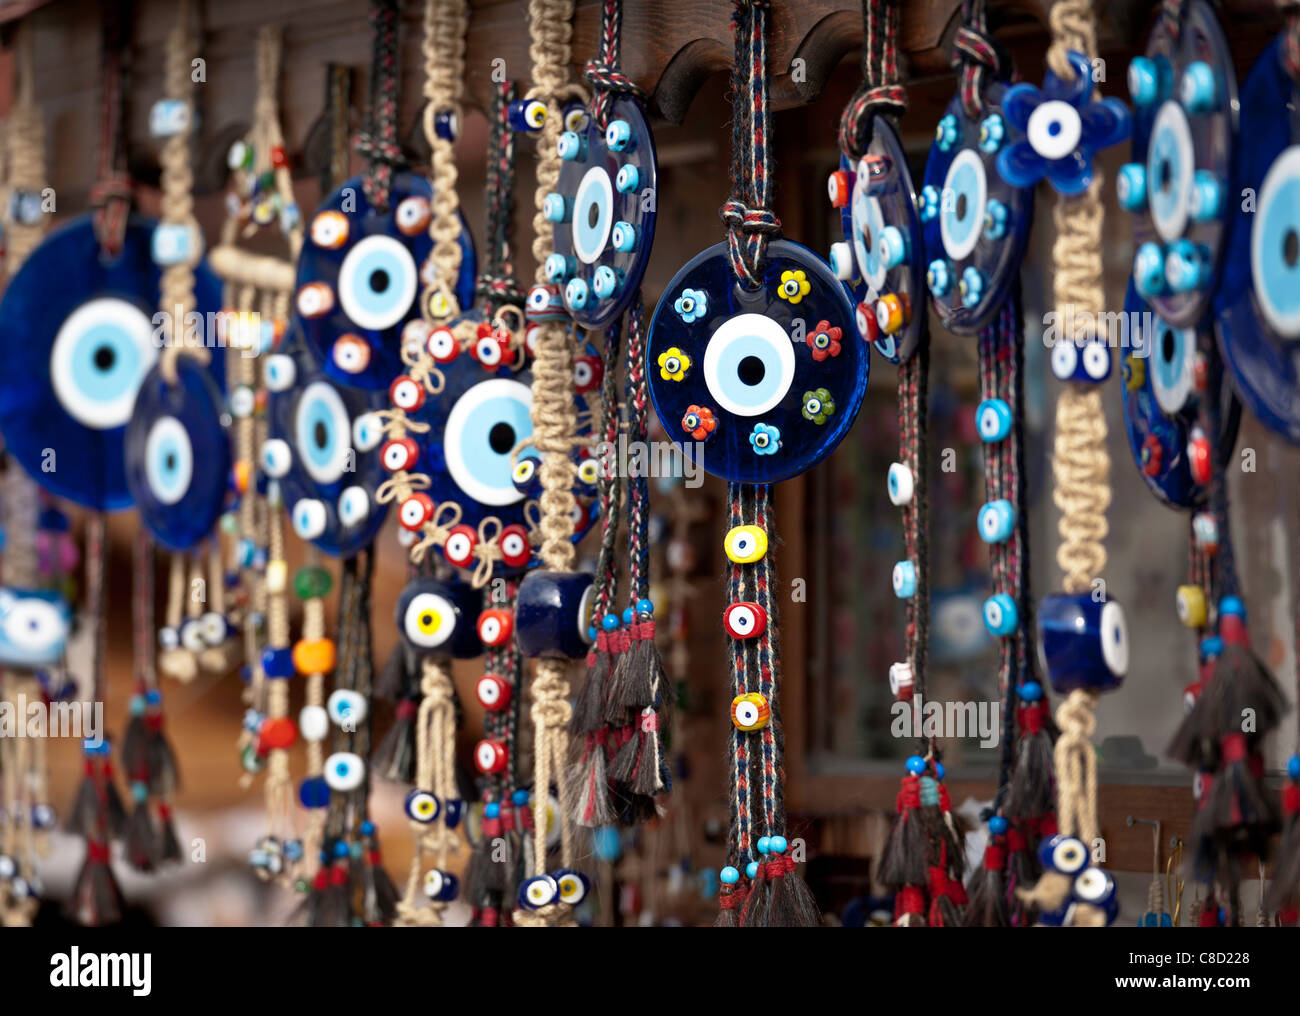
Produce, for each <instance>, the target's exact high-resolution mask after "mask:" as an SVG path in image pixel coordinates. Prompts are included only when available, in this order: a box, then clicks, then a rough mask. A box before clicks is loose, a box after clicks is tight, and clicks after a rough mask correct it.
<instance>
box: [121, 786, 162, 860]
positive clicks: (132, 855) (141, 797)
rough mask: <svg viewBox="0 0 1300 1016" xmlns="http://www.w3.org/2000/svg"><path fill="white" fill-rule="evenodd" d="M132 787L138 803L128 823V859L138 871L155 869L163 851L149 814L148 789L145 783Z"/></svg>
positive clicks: (126, 841) (126, 837) (126, 842)
mask: <svg viewBox="0 0 1300 1016" xmlns="http://www.w3.org/2000/svg"><path fill="white" fill-rule="evenodd" d="M137 788H138V789H137ZM132 789H133V790H135V791H136V794H137V797H136V800H137V803H136V806H135V810H134V811H133V812H131V817H130V818H129V819H128V820H127V824H126V835H125V837H124V839H125V846H126V860H127V863H128V864H130V865H131V867H132V868H134V869H135V870H136V871H145V872H148V871H153V870H154V868H155V867H157V865H158V861H159V860H160V857H161V851H160V848H159V843H158V839H157V836H156V835H155V833H154V828H153V817H152V816H151V815H150V814H149V798H148V791H147V789H146V787H145V785H144V784H143V783H137V784H134V785H133V788H132Z"/></svg>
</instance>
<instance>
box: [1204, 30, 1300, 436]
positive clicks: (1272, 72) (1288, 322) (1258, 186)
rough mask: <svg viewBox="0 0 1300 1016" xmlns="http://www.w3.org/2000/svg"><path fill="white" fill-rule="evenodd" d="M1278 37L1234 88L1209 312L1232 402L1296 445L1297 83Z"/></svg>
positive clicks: (1299, 372)
mask: <svg viewBox="0 0 1300 1016" xmlns="http://www.w3.org/2000/svg"><path fill="white" fill-rule="evenodd" d="M1282 54H1283V48H1282V45H1281V40H1280V39H1279V40H1278V41H1277V42H1274V43H1273V44H1272V45H1270V46H1269V48H1268V49H1266V50H1265V51H1264V53H1263V54H1262V55H1261V56H1260V58H1259V60H1258V61H1257V62H1256V64H1255V67H1254V68H1253V69H1252V70H1251V72H1250V76H1249V77H1248V78H1247V79H1246V83H1245V85H1244V86H1243V87H1242V90H1241V142H1240V144H1239V146H1238V150H1237V153H1236V158H1237V184H1238V185H1239V186H1240V187H1241V188H1243V189H1245V188H1251V189H1252V192H1253V193H1254V195H1255V203H1254V206H1253V207H1252V208H1251V210H1249V211H1247V210H1246V209H1244V208H1242V207H1241V205H1242V204H1244V202H1236V204H1237V206H1238V207H1237V210H1236V211H1235V212H1234V217H1233V223H1232V230H1231V234H1230V238H1229V240H1228V248H1227V252H1226V255H1225V257H1224V261H1223V282H1222V284H1221V285H1220V287H1219V290H1218V292H1217V293H1216V295H1215V301H1214V310H1215V316H1216V331H1217V334H1218V339H1219V348H1220V349H1221V350H1222V352H1223V358H1224V360H1225V362H1226V363H1227V364H1228V367H1229V369H1230V370H1231V371H1232V376H1233V379H1234V381H1235V382H1236V385H1237V391H1238V393H1239V394H1240V395H1241V399H1242V401H1243V402H1244V403H1245V404H1246V406H1247V407H1249V409H1250V410H1251V412H1253V413H1254V414H1255V415H1256V416H1257V417H1259V419H1260V422H1262V423H1263V424H1264V425H1265V426H1266V427H1268V428H1269V429H1270V430H1273V431H1276V432H1277V433H1278V434H1281V435H1282V436H1283V437H1284V438H1286V439H1287V440H1288V441H1290V442H1292V443H1293V444H1300V363H1298V362H1297V357H1298V356H1300V114H1297V113H1296V112H1294V111H1295V110H1297V109H1300V88H1297V86H1296V85H1295V84H1294V83H1293V82H1292V81H1291V78H1290V77H1289V76H1288V75H1287V72H1286V69H1285V67H1284V65H1283V63H1282Z"/></svg>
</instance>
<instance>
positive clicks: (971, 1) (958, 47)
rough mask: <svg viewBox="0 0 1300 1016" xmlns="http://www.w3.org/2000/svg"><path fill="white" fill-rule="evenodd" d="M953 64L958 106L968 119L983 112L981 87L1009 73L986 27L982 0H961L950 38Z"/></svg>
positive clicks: (974, 117) (1009, 69) (982, 88)
mask: <svg viewBox="0 0 1300 1016" xmlns="http://www.w3.org/2000/svg"><path fill="white" fill-rule="evenodd" d="M952 49H953V65H954V66H955V67H957V68H958V73H959V76H960V79H961V80H960V88H959V91H960V94H961V101H962V107H963V108H964V109H965V111H966V115H967V116H968V117H970V118H971V119H972V120H974V119H978V118H979V117H980V116H982V115H983V113H984V89H985V88H986V87H987V86H988V85H989V84H990V82H991V81H1003V80H1006V79H1007V78H1009V77H1010V76H1011V67H1010V64H1009V63H1008V61H1007V59H1006V57H1005V55H1004V54H1003V52H1002V49H1001V48H1000V47H999V46H998V45H997V43H995V42H994V41H993V36H992V34H991V33H990V32H989V29H988V13H987V3H986V0H964V2H963V4H962V23H961V24H960V25H959V26H958V27H957V34H956V36H955V37H954V38H953V43H952Z"/></svg>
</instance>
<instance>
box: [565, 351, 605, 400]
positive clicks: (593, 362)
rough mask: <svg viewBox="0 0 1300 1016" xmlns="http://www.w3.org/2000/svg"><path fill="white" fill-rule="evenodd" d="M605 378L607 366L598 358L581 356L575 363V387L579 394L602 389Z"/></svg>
mask: <svg viewBox="0 0 1300 1016" xmlns="http://www.w3.org/2000/svg"><path fill="white" fill-rule="evenodd" d="M604 377H605V365H604V364H602V363H601V362H600V357H598V356H590V355H588V356H579V357H577V358H576V359H575V360H574V361H573V387H574V388H575V389H576V390H577V391H579V392H589V391H592V390H593V389H595V388H599V387H600V382H601V381H602V380H603V379H604Z"/></svg>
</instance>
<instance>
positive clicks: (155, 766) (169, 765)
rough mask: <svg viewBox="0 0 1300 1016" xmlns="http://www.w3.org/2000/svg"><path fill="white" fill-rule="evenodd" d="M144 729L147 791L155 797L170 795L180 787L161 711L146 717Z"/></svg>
mask: <svg viewBox="0 0 1300 1016" xmlns="http://www.w3.org/2000/svg"><path fill="white" fill-rule="evenodd" d="M145 729H146V732H147V733H146V741H145V744H146V746H147V758H148V765H149V781H148V782H149V792H150V793H151V794H153V795H155V796H156V797H171V796H173V795H174V794H175V793H176V791H177V790H179V789H180V775H179V773H178V770H177V768H176V754H175V752H173V751H172V746H171V744H170V743H169V742H168V740H167V735H166V734H164V733H163V718H162V713H161V712H157V713H153V714H151V715H150V716H148V717H146V719H145Z"/></svg>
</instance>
